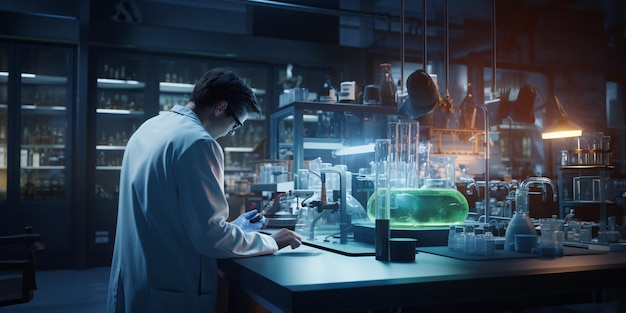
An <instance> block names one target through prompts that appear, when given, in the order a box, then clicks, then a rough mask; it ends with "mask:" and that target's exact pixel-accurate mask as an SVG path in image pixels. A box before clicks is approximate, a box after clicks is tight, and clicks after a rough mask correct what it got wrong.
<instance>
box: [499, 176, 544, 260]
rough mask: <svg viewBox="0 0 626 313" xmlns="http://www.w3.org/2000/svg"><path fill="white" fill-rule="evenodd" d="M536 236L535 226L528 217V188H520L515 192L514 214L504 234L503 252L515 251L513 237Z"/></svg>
mask: <svg viewBox="0 0 626 313" xmlns="http://www.w3.org/2000/svg"><path fill="white" fill-rule="evenodd" d="M517 234H532V235H537V231H536V230H535V226H533V222H532V221H531V220H530V217H529V216H528V188H526V187H520V188H518V189H517V191H516V192H515V214H513V218H511V221H510V222H509V225H508V226H507V228H506V231H505V233H504V250H506V251H515V235H517Z"/></svg>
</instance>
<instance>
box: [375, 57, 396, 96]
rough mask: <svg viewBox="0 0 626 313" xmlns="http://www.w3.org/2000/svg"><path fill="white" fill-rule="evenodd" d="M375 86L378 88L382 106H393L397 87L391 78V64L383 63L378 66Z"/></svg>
mask: <svg viewBox="0 0 626 313" xmlns="http://www.w3.org/2000/svg"><path fill="white" fill-rule="evenodd" d="M376 85H377V86H378V90H380V98H381V100H382V105H383V106H395V105H396V92H397V87H396V84H395V83H394V81H393V77H392V76H391V64H389V63H383V64H381V65H380V71H379V73H378V81H377V82H376Z"/></svg>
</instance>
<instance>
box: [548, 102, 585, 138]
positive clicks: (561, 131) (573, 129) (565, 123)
mask: <svg viewBox="0 0 626 313" xmlns="http://www.w3.org/2000/svg"><path fill="white" fill-rule="evenodd" d="M554 106H555V110H556V111H557V120H556V122H555V123H554V124H552V126H550V127H548V128H546V129H545V130H544V131H543V132H542V133H541V139H558V138H570V137H580V136H582V134H583V129H582V128H581V127H580V126H578V125H576V124H574V123H573V122H572V121H570V120H569V118H568V117H567V113H565V110H564V109H563V105H562V104H561V101H559V99H558V98H557V97H556V96H554Z"/></svg>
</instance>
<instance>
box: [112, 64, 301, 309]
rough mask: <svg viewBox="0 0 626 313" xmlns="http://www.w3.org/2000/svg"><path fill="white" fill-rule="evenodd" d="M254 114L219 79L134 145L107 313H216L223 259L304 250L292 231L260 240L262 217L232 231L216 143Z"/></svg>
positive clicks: (249, 216) (252, 101)
mask: <svg viewBox="0 0 626 313" xmlns="http://www.w3.org/2000/svg"><path fill="white" fill-rule="evenodd" d="M258 113H260V108H259V104H258V102H257V100H256V97H255V96H254V93H253V91H252V89H251V88H250V87H249V86H248V85H247V84H246V83H245V82H244V81H243V80H242V79H241V78H240V77H238V76H237V75H236V74H235V73H233V72H229V71H223V70H220V69H215V70H211V71H209V72H207V73H206V74H205V75H204V76H203V77H202V78H201V79H200V80H199V81H198V83H197V84H196V86H195V88H194V90H193V93H192V95H191V98H190V101H189V102H188V103H187V104H186V105H185V106H182V105H177V106H175V107H174V108H172V110H170V111H168V112H165V113H162V114H160V115H158V116H155V117H153V118H151V119H149V120H147V121H146V122H145V123H144V124H143V125H141V127H139V128H138V129H137V131H136V132H135V133H134V134H133V135H132V137H131V138H130V140H129V141H128V145H127V146H126V150H125V153H124V158H123V162H122V170H121V174H120V194H119V209H118V220H117V233H116V237H115V249H114V253H113V261H112V266H111V276H110V281H109V291H108V299H107V312H126V313H130V312H137V313H145V312H151V313H157V312H186V313H189V312H215V310H216V303H217V300H216V296H217V278H218V276H217V265H216V259H217V258H231V257H249V256H258V255H264V254H271V253H274V252H276V251H277V250H279V249H281V248H283V247H286V246H291V247H292V248H295V247H297V246H298V245H299V244H300V239H301V238H300V236H299V235H298V234H296V233H295V232H293V231H290V230H287V229H282V230H280V231H278V232H276V233H275V234H274V235H271V236H269V235H265V234H261V233H259V232H256V231H255V230H258V229H260V228H262V227H263V223H264V218H263V217H262V216H260V215H259V213H258V212H256V211H252V212H247V213H244V214H242V215H241V216H239V217H238V218H237V219H235V220H234V221H232V222H227V218H228V211H229V210H228V202H227V200H226V197H225V194H224V153H223V151H222V149H221V147H220V146H219V144H218V143H217V142H216V139H217V138H219V137H222V136H225V135H232V134H233V133H234V132H235V131H236V130H237V129H238V128H240V127H242V126H243V122H244V121H245V120H246V119H247V118H248V115H249V114H258ZM259 219H260V220H259ZM257 220H258V221H257Z"/></svg>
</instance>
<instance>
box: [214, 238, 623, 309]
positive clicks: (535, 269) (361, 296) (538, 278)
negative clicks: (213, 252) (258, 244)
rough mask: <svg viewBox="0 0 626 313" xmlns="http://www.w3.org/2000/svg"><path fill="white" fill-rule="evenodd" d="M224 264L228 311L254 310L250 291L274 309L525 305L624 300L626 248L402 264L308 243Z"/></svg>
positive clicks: (420, 257) (422, 256)
mask: <svg viewBox="0 0 626 313" xmlns="http://www.w3.org/2000/svg"><path fill="white" fill-rule="evenodd" d="M218 264H219V265H218V266H219V269H220V275H221V277H222V278H223V279H225V280H226V281H227V284H228V289H229V291H228V292H229V299H230V300H229V309H230V312H250V311H251V309H250V307H246V304H245V303H244V302H242V301H241V299H243V298H247V297H249V298H251V299H253V301H255V302H256V303H258V304H260V305H262V306H263V307H264V308H265V309H267V310H268V311H269V312H272V313H276V312H366V311H367V312H372V310H374V312H376V310H389V312H391V311H392V310H396V309H397V310H398V312H399V311H400V310H401V311H402V312H414V311H420V312H424V311H426V312H460V311H459V310H463V309H465V310H469V311H477V310H480V311H481V312H502V311H514V312H521V311H522V310H523V309H526V308H529V309H530V308H538V307H548V306H555V305H567V304H580V303H589V304H592V305H602V304H603V303H614V302H615V301H617V303H618V305H619V306H620V307H623V306H624V305H626V281H625V280H624V279H623V278H622V277H623V273H624V272H625V271H626V252H603V251H602V252H599V251H598V252H592V251H589V253H586V252H583V253H574V254H573V255H567V256H563V257H559V258H539V257H526V258H519V259H517V258H507V259H498V260H479V261H476V260H462V259H457V258H450V257H444V256H440V255H436V254H431V253H426V252H418V253H417V254H416V257H415V261H414V262H409V263H399V262H398V263H396V262H381V261H377V260H376V259H375V257H374V256H357V257H352V256H346V255H342V254H338V253H333V252H329V251H325V250H322V249H317V248H314V247H311V246H307V245H303V246H301V247H300V248H298V249H293V250H292V249H291V248H289V247H287V248H284V249H282V250H280V251H278V252H276V253H274V254H272V255H266V256H261V257H254V258H243V259H223V260H219V261H218ZM385 312H388V311H385ZM393 312H395V311H393Z"/></svg>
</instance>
